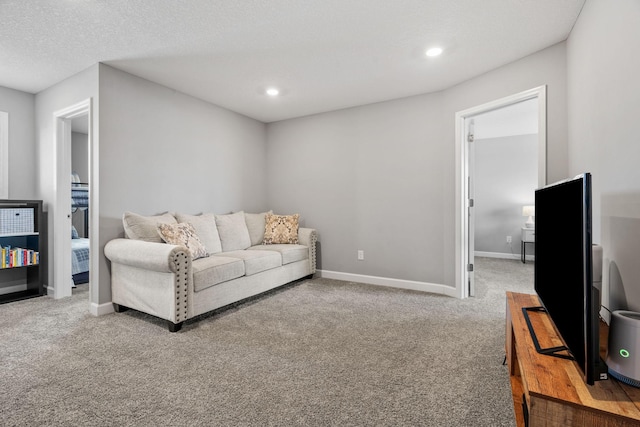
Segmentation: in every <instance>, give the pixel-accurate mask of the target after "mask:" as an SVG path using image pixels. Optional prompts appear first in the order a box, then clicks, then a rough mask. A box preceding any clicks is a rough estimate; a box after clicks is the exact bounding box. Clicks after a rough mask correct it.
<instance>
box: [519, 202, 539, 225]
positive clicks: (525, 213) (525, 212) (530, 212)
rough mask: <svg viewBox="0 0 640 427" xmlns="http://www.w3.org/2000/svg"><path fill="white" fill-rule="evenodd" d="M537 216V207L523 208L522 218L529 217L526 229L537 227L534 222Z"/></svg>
mask: <svg viewBox="0 0 640 427" xmlns="http://www.w3.org/2000/svg"><path fill="white" fill-rule="evenodd" d="M535 214H536V207H535V206H523V207H522V216H526V217H527V222H525V223H524V226H525V227H526V228H533V227H535V223H534V222H533V217H534V216H535Z"/></svg>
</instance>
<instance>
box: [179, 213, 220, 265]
mask: <svg viewBox="0 0 640 427" xmlns="http://www.w3.org/2000/svg"><path fill="white" fill-rule="evenodd" d="M176 219H177V220H178V222H179V223H188V224H191V225H192V226H193V229H194V230H195V231H196V234H197V235H198V237H199V238H200V241H201V242H202V244H203V245H204V247H205V248H206V249H207V253H208V254H209V255H212V254H217V253H219V252H222V244H221V243H220V235H219V234H218V227H217V226H216V216H215V215H214V214H212V213H204V214H202V215H187V214H181V213H177V214H176Z"/></svg>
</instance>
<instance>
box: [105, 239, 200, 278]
mask: <svg viewBox="0 0 640 427" xmlns="http://www.w3.org/2000/svg"><path fill="white" fill-rule="evenodd" d="M181 253H184V254H185V255H186V256H187V257H188V258H191V257H190V256H189V253H188V252H187V249H186V248H184V247H182V246H176V245H169V244H166V243H156V242H145V241H143V240H134V239H114V240H111V241H109V242H107V244H106V245H105V247H104V254H105V256H106V257H107V258H108V259H109V260H110V261H111V262H114V263H117V264H124V265H128V266H131V267H137V268H141V269H144V270H152V271H158V272H164V273H175V272H176V263H175V262H174V260H175V259H176V256H177V255H179V254H181Z"/></svg>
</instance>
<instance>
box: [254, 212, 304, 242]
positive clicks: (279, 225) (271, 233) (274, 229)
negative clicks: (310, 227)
mask: <svg viewBox="0 0 640 427" xmlns="http://www.w3.org/2000/svg"><path fill="white" fill-rule="evenodd" d="M299 218H300V215H298V214H295V215H273V214H267V215H266V216H265V226H264V239H263V241H262V243H263V244H264V245H275V244H279V243H290V244H298V219H299Z"/></svg>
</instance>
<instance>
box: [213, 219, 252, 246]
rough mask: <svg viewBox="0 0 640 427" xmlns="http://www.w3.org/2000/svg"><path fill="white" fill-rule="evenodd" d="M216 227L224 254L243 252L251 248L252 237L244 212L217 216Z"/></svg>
mask: <svg viewBox="0 0 640 427" xmlns="http://www.w3.org/2000/svg"><path fill="white" fill-rule="evenodd" d="M216 225H217V226H218V234H219V235H220V242H221V243H222V251H223V252H229V251H238V250H243V249H247V248H248V247H249V246H251V237H250V236H249V229H248V228H247V223H246V222H245V220H244V212H243V211H240V212H236V213H232V214H228V215H216Z"/></svg>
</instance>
